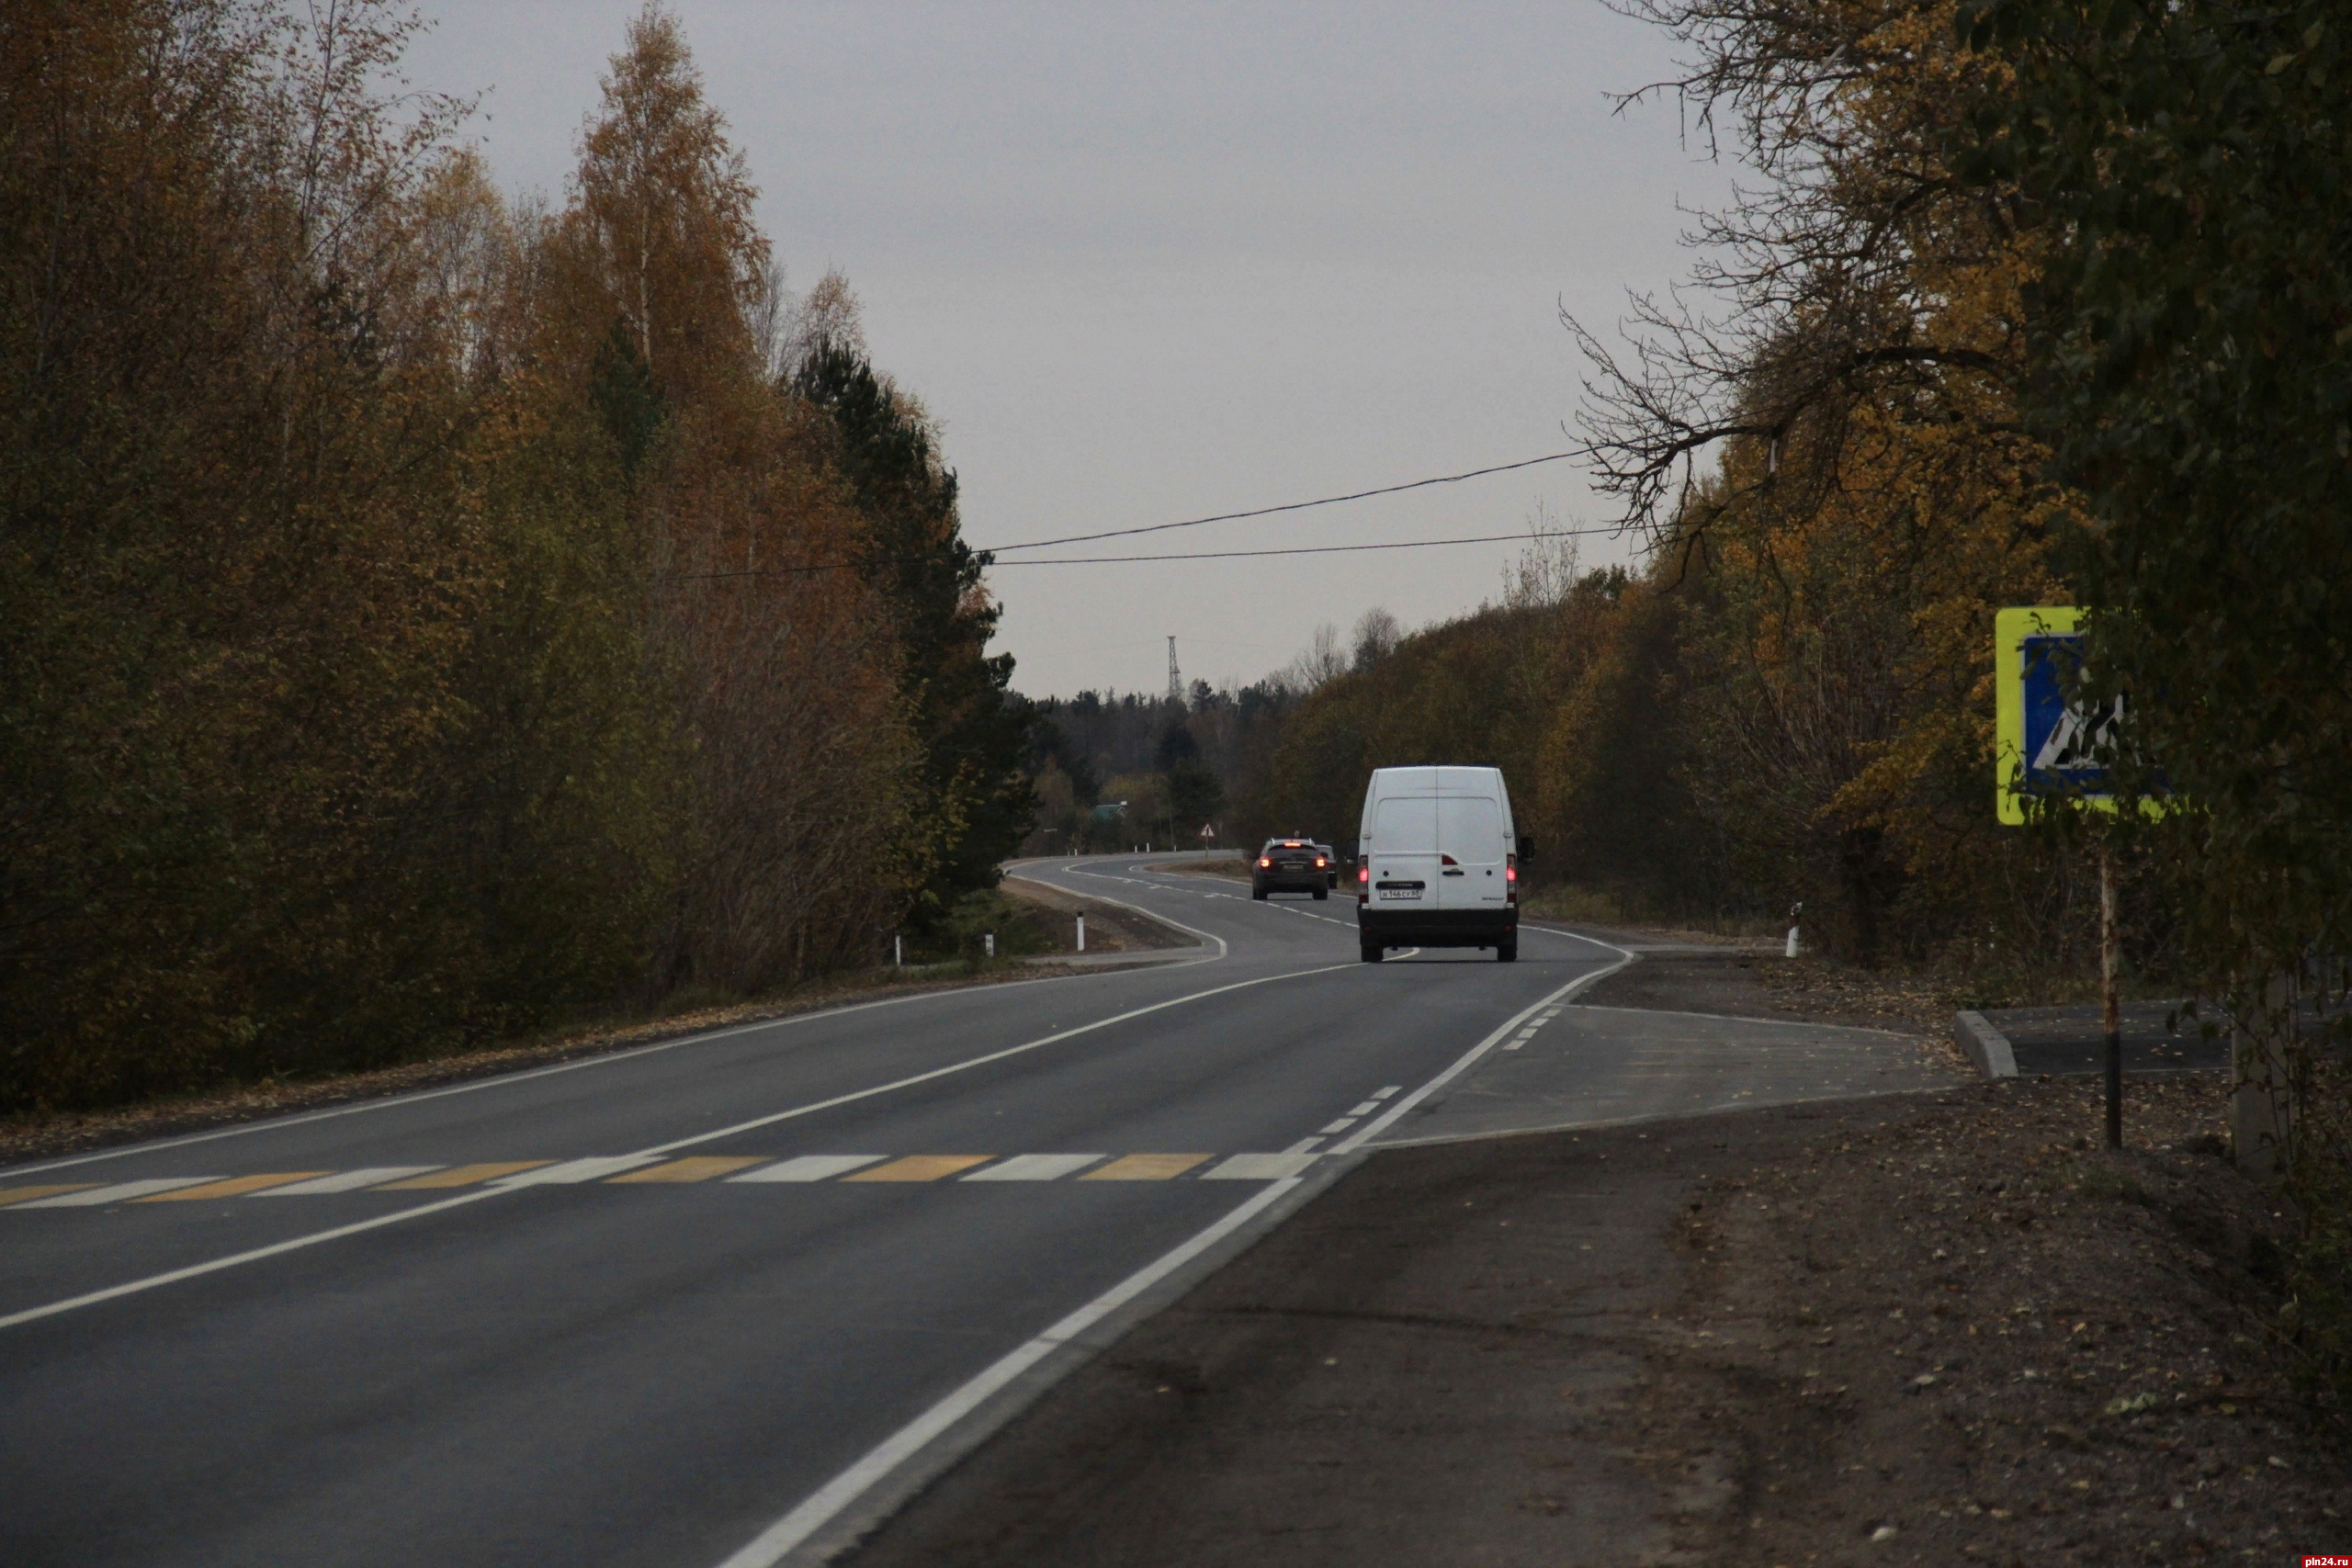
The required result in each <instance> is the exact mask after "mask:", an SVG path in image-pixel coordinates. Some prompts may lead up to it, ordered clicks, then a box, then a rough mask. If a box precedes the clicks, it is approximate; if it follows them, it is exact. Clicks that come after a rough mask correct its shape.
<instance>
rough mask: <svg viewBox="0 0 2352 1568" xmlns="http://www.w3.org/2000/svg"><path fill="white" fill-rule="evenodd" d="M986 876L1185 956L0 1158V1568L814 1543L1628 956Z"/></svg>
mask: <svg viewBox="0 0 2352 1568" xmlns="http://www.w3.org/2000/svg"><path fill="white" fill-rule="evenodd" d="M1163 858H1164V857H1163ZM1021 869H1022V870H1023V874H1027V875H1030V876H1032V877H1033V878H1035V879H1037V880H1044V881H1049V882H1052V883H1054V884H1056V885H1057V886H1063V887H1066V888H1069V889H1071V890H1073V891H1079V892H1085V893H1091V894H1094V895H1097V896H1104V897H1112V898H1115V899H1120V900H1123V901H1125V902H1127V903H1130V904H1134V905H1136V906H1138V907H1140V908H1146V909H1148V910H1149V911H1151V912H1152V913H1154V914H1157V915H1159V916H1162V917H1164V918H1167V919H1171V920H1174V921H1177V922H1181V923H1182V925H1183V926H1184V927H1186V928H1187V929H1189V930H1191V931H1193V932H1195V933H1196V934H1198V935H1199V936H1200V937H1201V939H1202V942H1203V945H1202V946H1201V947H1200V948H1199V949H1197V950H1195V952H1194V953H1193V956H1191V957H1189V958H1187V959H1184V960H1182V961H1179V962H1175V963H1170V964H1157V965H1154V966H1151V967H1148V968H1142V969H1132V970H1126V971H1123V972H1117V973H1101V974H1085V975H1080V976H1072V977H1067V978H1057V979H1041V980H1038V981H1035V982H1030V983H1024V984H1014V985H999V986H992V987H977V988H973V989H968V990H960V991H947V992H932V993H925V994H922V995H919V996H913V997H907V998H897V999H891V1000H887V1001H882V1002H876V1003H869V1004H865V1005H862V1006H852V1007H844V1008H841V1009H837V1010H831V1011H828V1012H823V1013H818V1014H810V1015H803V1016H800V1017H796V1018H791V1019H786V1020H780V1021H774V1022H770V1023H763V1024H752V1025H745V1026H741V1027H738V1028H734V1029H729V1030H725V1031H720V1032H715V1033H711V1034H707V1035H703V1036H698V1037H695V1038H692V1039H689V1040H684V1041H677V1042H671V1043H662V1044H660V1045H655V1046H651V1047H645V1048H640V1049H637V1050H632V1051H628V1052H623V1053H617V1054H615V1055H606V1056H601V1057H594V1058H588V1059H584V1060H580V1061H575V1062H571V1063H566V1064H563V1065H561V1066H555V1067H549V1068H542V1069H538V1070H536V1071H530V1072H523V1073H517V1074H514V1075H511V1076H508V1077H499V1078H491V1079H483V1080H476V1081H473V1082H469V1083H464V1084H460V1085H457V1086H452V1087H448V1088H444V1089H435V1090H430V1091H425V1092H421V1093H417V1094H412V1095H408V1096H403V1097H400V1098H395V1099H390V1100H377V1101H370V1102H364V1103H360V1104H356V1105H351V1106H345V1107H339V1108H336V1109H334V1110H329V1111H318V1112H311V1113H307V1114H301V1115H294V1116H288V1117H286V1118H282V1119H279V1120H276V1121H270V1122H256V1123H249V1124H245V1125H242V1126H237V1127H232V1128H225V1129H220V1130H216V1131H213V1132H209V1133H204V1134H193V1135H189V1136H184V1137H180V1138H175V1139H167V1140H162V1141H158V1142H155V1143H152V1144H146V1145H132V1146H128V1147H123V1148H118V1149H112V1150H108V1151H106V1152H104V1153H102V1154H98V1155H96V1156H82V1157H79V1158H76V1159H70V1160H61V1161H51V1162H45V1163H39V1164H32V1165H23V1166H18V1167H17V1168H12V1169H8V1170H5V1171H0V1413H5V1414H0V1505H5V1506H0V1562H6V1563H9V1564H12V1565H19V1568H24V1565H31V1564H45V1563H74V1564H118V1563H119V1564H130V1563H172V1564H215V1563H219V1564H228V1563H288V1562H300V1563H304V1564H308V1565H321V1568H323V1565H327V1564H379V1563H381V1564H392V1563H398V1564H413V1563H419V1562H432V1563H435V1564H451V1565H455V1564H493V1563H495V1564H521V1563H533V1564H537V1563H548V1562H563V1563H600V1564H602V1563H612V1564H638V1563H643V1564H662V1565H676V1568H703V1565H717V1564H721V1563H727V1564H729V1565H730V1568H749V1565H750V1564H752V1563H765V1562H778V1561H810V1560H814V1559H816V1558H818V1557H820V1556H821V1555H823V1554H824V1553H825V1552H826V1551H829V1550H831V1548H832V1547H834V1546H836V1545H838V1544H839V1543H840V1542H841V1541H842V1540H845V1539H847V1538H848V1537H849V1536H850V1535H852V1534H854V1531H855V1530H856V1529H859V1528H861V1527H862V1526H863V1525H864V1524H865V1523H866V1522H868V1521H870V1519H871V1518H872V1517H875V1516H876V1514H877V1513H878V1512H879V1511H881V1510H883V1509H886V1508H887V1507H888V1506H890V1504H891V1503H892V1502H893V1501H894V1500H895V1499H896V1498H897V1497H899V1496H900V1495H904V1494H905V1492H906V1491H907V1490H908V1489H909V1488H910V1486H912V1485H914V1484H915V1483H918V1482H920V1480H921V1479H922V1477H923V1476H925V1475H926V1474H928V1473H931V1472H933V1471H934V1470H935V1469H936V1468H937V1467H938V1466H939V1465H941V1464H943V1463H944V1462H945V1461H947V1460H948V1459H950V1458H952V1457H953V1456H954V1454H955V1453H956V1452H957V1451H958V1450H959V1449H960V1448H962V1447H964V1446H967V1445H968V1444H969V1443H971V1442H972V1441H975V1440H977V1439H978V1438H979V1437H980V1436H983V1435H984V1434H985V1433H986V1431H987V1430H989V1428H990V1427H991V1426H992V1425H994V1424H995V1423H997V1422H998V1421H1000V1420H1001V1418H1002V1417H1003V1416H1004V1415H1005V1414H1007V1413H1009V1412H1010V1411H1011V1410H1012V1409H1013V1408H1016V1407H1017V1406H1018V1404H1020V1403H1021V1402H1023V1400H1025V1399H1027V1398H1030V1397H1033V1396H1034V1395H1035V1393H1036V1392H1037V1390H1038V1389H1039V1388H1041V1387H1042V1386H1043V1384H1044V1383H1045V1382H1046V1381H1049V1380H1050V1379H1052V1378H1053V1377H1055V1376H1057V1375H1058V1374H1059V1373H1060V1372H1061V1371H1064V1370H1066V1369H1067V1367H1069V1365H1071V1364H1074V1362H1075V1361H1076V1360H1077V1359H1079V1358H1080V1357H1082V1356H1083V1355H1084V1354H1085V1353H1086V1351H1087V1349H1088V1348H1090V1347H1091V1346H1095V1345H1099V1344H1101V1343H1103V1342H1104V1341H1105V1340H1106V1339H1107V1338H1108V1337H1111V1336H1114V1335H1115V1334H1116V1333H1117V1332H1119V1331H1120V1329H1121V1328H1122V1327H1123V1325H1125V1323H1127V1322H1129V1321H1131V1320H1132V1319H1133V1318H1134V1317H1135V1316H1136V1315H1137V1314H1140V1313H1143V1312H1147V1311H1148V1310H1150V1309H1152V1308H1153V1307H1154V1306H1155V1305H1156V1304H1157V1303H1159V1302H1160V1301H1162V1300H1164V1299H1166V1297H1167V1296H1168V1295H1169V1294H1170V1292H1174V1291H1176V1290H1179V1289H1181V1288H1182V1287H1184V1286H1185V1285H1186V1284H1187V1283H1189V1282H1190V1281H1191V1280H1193V1279H1195V1278H1197V1276H1198V1275H1199V1273H1200V1272H1201V1271H1202V1270H1203V1269H1206V1268H1208V1267H1210V1266H1212V1265H1213V1264H1214V1263H1215V1262H1216V1261H1217V1260H1218V1258H1221V1257H1223V1256H1226V1255H1227V1254H1229V1253H1230V1252H1231V1251H1232V1250H1233V1249H1235V1248H1237V1247H1240V1246H1242V1245H1245V1244H1246V1243H1247V1242H1248V1241H1249V1240H1250V1239H1252V1238H1253V1237H1254V1235H1257V1234H1259V1233H1260V1232H1261V1230H1262V1228H1263V1227H1264V1226H1265V1225H1267V1224H1272V1223H1274V1222H1276V1221H1277V1220H1279V1218H1280V1217H1281V1215H1282V1214H1283V1213H1285V1212H1286V1211H1287V1209H1288V1208H1290V1207H1293V1206H1295V1204H1296V1203H1297V1202H1300V1201H1305V1200H1306V1198H1308V1197H1311V1196H1312V1194H1313V1192H1314V1191H1315V1190H1317V1188H1318V1184H1319V1183H1321V1182H1324V1181H1328V1180H1329V1179H1332V1178H1333V1177H1335V1176H1336V1175H1337V1174H1338V1173H1339V1172H1340V1170H1342V1169H1343V1168H1345V1166H1346V1165H1347V1163H1348V1161H1349V1160H1350V1159H1351V1157H1353V1156H1352V1151H1353V1150H1354V1149H1356V1148H1359V1147H1361V1146H1362V1145H1363V1144H1364V1143H1365V1142H1366V1141H1368V1140H1370V1139H1372V1138H1375V1137H1380V1136H1383V1135H1389V1134H1395V1133H1397V1132H1398V1131H1400V1130H1401V1122H1402V1119H1403V1118H1406V1117H1408V1116H1419V1115H1420V1114H1421V1113H1422V1112H1424V1111H1427V1110H1429V1109H1430V1107H1433V1106H1435V1105H1437V1104H1438V1102H1439V1100H1440V1099H1441V1098H1442V1091H1443V1090H1444V1089H1449V1088H1451V1087H1453V1085H1452V1080H1450V1079H1449V1080H1447V1081H1446V1082H1445V1083H1443V1084H1437V1080H1441V1079H1442V1078H1444V1077H1445V1075H1447V1074H1449V1072H1450V1071H1453V1070H1454V1069H1457V1068H1460V1067H1461V1066H1464V1062H1465V1058H1467V1057H1469V1056H1471V1055H1473V1054H1474V1053H1476V1054H1478V1055H1480V1057H1481V1061H1482V1063H1483V1062H1484V1061H1486V1060H1489V1059H1491V1060H1492V1061H1494V1062H1497V1063H1500V1062H1501V1061H1502V1058H1501V1057H1500V1055H1499V1053H1500V1052H1502V1051H1503V1050H1505V1049H1509V1048H1510V1041H1511V1040H1513V1039H1516V1040H1520V1041H1522V1042H1523V1041H1525V1040H1526V1039H1528V1038H1531V1035H1530V1034H1529V1032H1527V1030H1526V1027H1525V1026H1526V1025H1527V1024H1528V1023H1541V1022H1542V1021H1544V1019H1545V1018H1546V1017H1548V1016H1549V1007H1548V1006H1547V1003H1553V1002H1555V1000H1556V998H1559V997H1560V996H1561V995H1562V993H1564V992H1566V991H1568V990H1570V989H1571V988H1572V987H1576V986H1577V985H1578V984H1579V983H1580V982H1583V981H1586V980H1588V979H1589V978H1590V977H1591V976H1596V975H1598V974H1600V973H1601V972H1603V971H1604V970H1607V969H1609V968H1611V967H1614V966H1617V965H1620V964H1623V963H1625V962H1627V961H1628V959H1629V955H1628V954H1627V953H1625V952H1624V951H1623V949H1621V948H1618V947H1615V946H1611V945H1610V944H1608V943H1606V942H1600V941H1596V940H1592V939H1588V938H1580V937H1577V936H1573V935H1569V934H1566V933H1542V934H1541V939H1540V940H1539V939H1538V936H1537V935H1536V934H1533V933H1532V934H1531V935H1530V937H1529V938H1528V939H1527V940H1525V941H1523V942H1522V944H1521V962H1519V963H1518V964H1497V963H1495V962H1494V961H1493V958H1492V956H1491V955H1490V954H1483V953H1464V952H1448V953H1422V954H1416V955H1408V956H1402V957H1399V956H1396V955H1392V956H1391V958H1390V960H1389V962H1387V963H1385V964H1379V965H1370V964H1362V963H1360V962H1359V961H1358V959H1357V953H1356V937H1355V932H1354V931H1353V930H1352V927H1353V924H1354V922H1353V919H1352V914H1353V905H1352V902H1351V900H1348V899H1346V898H1345V897H1335V898H1333V899H1331V900H1329V902H1309V901H1306V900H1298V901H1295V902H1286V901H1277V902H1274V903H1271V904H1258V903H1253V902H1251V901H1250V898H1249V897H1248V895H1247V891H1246V889H1242V888H1239V886H1238V885H1237V884H1229V883H1225V882H1222V881H1220V880H1218V879H1216V878H1211V877H1203V876H1193V875H1177V874H1164V873H1156V872H1153V871H1151V870H1149V869H1148V866H1147V865H1146V863H1143V862H1140V861H1136V860H1134V859H1132V858H1125V857H1122V858H1117V859H1102V860H1094V861H1084V862H1057V863H1052V864H1048V865H1040V864H1032V865H1030V866H1026V867H1023V868H1021ZM1591 1011H1592V1014H1593V1017H1594V1018H1596V1019H1598V1018H1600V1016H1601V1010H1591ZM1588 1022H1589V1021H1588ZM1603 1022H1604V1024H1605V1020H1604V1021H1603ZM1593 1027H1601V1026H1600V1025H1594V1026H1593ZM1531 1055H1532V1054H1531ZM1604 1055H1605V1053H1604ZM1512 1060H1513V1061H1517V1060H1519V1058H1513V1059H1512ZM1482 1070H1483V1069H1482ZM1677 1070H1678V1071H1680V1072H1682V1073H1683V1074H1684V1076H1685V1077H1689V1076H1691V1075H1693V1074H1696V1075H1698V1076H1699V1077H1705V1076H1706V1074H1707V1067H1706V1065H1705V1064H1704V1063H1703V1062H1701V1061H1696V1060H1693V1061H1691V1062H1689V1063H1687V1064H1686V1065H1685V1066H1683V1067H1681V1068H1679V1069H1677ZM1761 1070H1763V1069H1758V1071H1761ZM1660 1071H1661V1069H1660V1066H1659V1059H1658V1058H1657V1057H1656V1056H1655V1055H1644V1054H1643V1050H1642V1049H1634V1050H1633V1051H1631V1052H1630V1053H1629V1054H1628V1055H1625V1056H1624V1057H1623V1071H1622V1073H1621V1074H1620V1076H1621V1077H1625V1076H1628V1075H1630V1076H1633V1077H1642V1078H1644V1079H1645V1081H1648V1080H1654V1079H1656V1078H1657V1077H1659V1075H1660ZM1669 1076H1670V1075H1669ZM1717 1077H1720V1075H1717ZM1609 1079H1610V1075H1609V1073H1608V1072H1607V1071H1595V1070H1591V1069H1588V1070H1587V1071H1586V1072H1585V1074H1584V1075H1583V1077H1580V1078H1579V1082H1587V1081H1588V1080H1589V1089H1590V1091H1591V1092H1592V1093H1595V1094H1600V1095H1603V1096H1606V1095H1608V1094H1611V1093H1612V1092H1617V1091H1619V1090H1622V1089H1623V1084H1622V1083H1619V1084H1614V1085H1612V1084H1611V1082H1610V1081H1609ZM1465 1081H1466V1080H1465ZM1709 1082H1710V1084H1711V1087H1710V1088H1709V1089H1708V1091H1707V1092H1708V1093H1710V1094H1716V1093H1736V1092H1739V1091H1738V1090H1736V1089H1724V1086H1723V1085H1722V1084H1720V1083H1716V1082H1714V1081H1713V1079H1710V1080H1709ZM1433 1084H1437V1089H1438V1092H1430V1091H1431V1089H1432V1086H1433ZM1582 1092H1585V1090H1583V1089H1574V1090H1572V1091H1571V1093H1572V1095H1573V1094H1575V1093H1582ZM1423 1120H1426V1118H1425V1117H1424V1118H1423Z"/></svg>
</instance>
